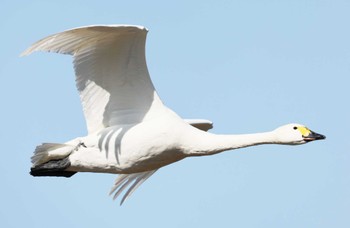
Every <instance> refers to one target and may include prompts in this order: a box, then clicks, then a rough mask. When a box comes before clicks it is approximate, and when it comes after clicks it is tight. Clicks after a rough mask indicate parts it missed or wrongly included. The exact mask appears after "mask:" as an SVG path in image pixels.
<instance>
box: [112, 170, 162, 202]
mask: <svg viewBox="0 0 350 228" xmlns="http://www.w3.org/2000/svg"><path fill="white" fill-rule="evenodd" d="M156 171H157V170H152V171H148V172H142V173H134V174H120V175H119V176H118V178H117V179H116V180H115V183H114V186H113V187H112V189H111V191H110V193H109V194H110V195H112V194H114V196H113V199H116V198H117V197H118V196H119V195H120V194H121V193H122V192H123V190H125V189H126V188H128V190H127V191H126V193H125V194H124V196H123V198H122V200H121V202H120V205H122V204H123V203H124V201H125V200H127V199H128V198H129V197H130V196H131V195H132V194H133V193H134V191H135V190H136V189H137V188H138V187H139V186H140V185H141V184H142V183H143V182H145V181H146V180H147V179H148V178H149V177H150V176H152V175H153V174H154V173H155V172H156ZM131 183H132V184H131ZM130 184H131V186H129V185H130Z"/></svg>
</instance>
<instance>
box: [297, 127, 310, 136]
mask: <svg viewBox="0 0 350 228" xmlns="http://www.w3.org/2000/svg"><path fill="white" fill-rule="evenodd" d="M298 130H299V131H300V133H301V135H302V136H304V137H307V136H308V135H310V134H311V131H310V129H308V128H307V127H298Z"/></svg>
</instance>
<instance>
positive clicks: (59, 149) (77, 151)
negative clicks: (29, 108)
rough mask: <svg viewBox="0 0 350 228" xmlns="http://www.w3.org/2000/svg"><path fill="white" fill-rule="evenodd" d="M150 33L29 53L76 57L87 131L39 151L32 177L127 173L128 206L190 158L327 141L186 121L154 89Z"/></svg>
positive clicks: (92, 32)
mask: <svg viewBox="0 0 350 228" xmlns="http://www.w3.org/2000/svg"><path fill="white" fill-rule="evenodd" d="M146 34H147V30H146V29H145V28H144V27H140V26H128V25H112V26H90V27H82V28H77V29H72V30H68V31H65V32H62V33H58V34H55V35H52V36H49V37H47V38H45V39H42V40H40V41H38V42H37V43H35V44H34V45H33V46H31V47H30V48H29V49H27V50H26V51H25V52H24V53H23V55H28V54H30V53H32V52H34V51H38V50H41V51H50V52H58V53H63V54H70V55H73V57H74V67H75V72H76V82H77V88H78V91H79V94H80V97H81V101H82V105H83V110H84V115H85V118H86V123H87V129H88V136H86V137H79V138H76V139H74V140H71V141H69V142H67V143H65V144H54V143H48V144H42V145H40V146H38V147H37V148H36V151H35V153H34V156H33V157H32V162H33V167H32V174H33V175H38V176H40V175H59V176H70V175H72V174H74V173H75V172H103V173H117V174H121V175H119V177H118V179H117V181H116V183H115V185H114V187H113V189H112V192H115V197H117V196H118V195H119V194H120V193H121V191H122V190H124V189H125V188H126V187H128V186H129V190H128V191H127V192H126V194H125V196H124V198H123V199H122V202H123V201H124V200H125V199H126V198H127V197H128V196H130V195H131V193H132V192H133V191H134V190H135V189H136V188H137V187H138V186H139V185H140V184H141V183H142V182H144V181H145V180H146V179H147V178H148V177H149V176H151V175H152V174H153V173H154V172H155V171H156V170H157V169H159V168H161V167H163V166H165V165H168V164H171V163H173V162H176V161H179V160H181V159H183V158H186V157H190V156H203V155H211V154H216V153H219V152H222V151H225V150H230V149H236V148H242V147H247V146H253V145H259V144H268V143H274V144H292V145H297V144H303V143H306V142H308V141H312V140H315V139H323V138H325V137H324V136H322V135H319V134H316V133H314V132H312V131H310V130H309V129H307V128H306V127H304V126H302V125H299V124H289V125H285V126H283V127H280V128H278V129H276V130H274V131H271V132H265V133H257V134H247V135H214V134H211V133H208V132H206V130H208V129H210V128H211V126H212V124H211V122H210V121H206V120H183V119H182V118H180V117H179V116H178V115H177V114H176V113H174V112H173V111H172V110H170V109H168V108H167V107H166V106H164V105H163V103H162V101H161V100H160V98H159V96H158V95H157V93H156V91H155V89H154V87H153V84H152V82H151V79H150V77H149V74H148V70H147V66H146V61H145V40H146ZM191 125H192V126H191Z"/></svg>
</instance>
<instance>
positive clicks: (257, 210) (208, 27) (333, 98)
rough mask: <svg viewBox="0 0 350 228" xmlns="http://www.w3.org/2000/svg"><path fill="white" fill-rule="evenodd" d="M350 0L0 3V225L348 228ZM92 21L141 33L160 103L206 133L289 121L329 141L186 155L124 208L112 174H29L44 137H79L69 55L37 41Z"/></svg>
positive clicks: (253, 128) (250, 129)
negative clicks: (32, 48) (39, 49)
mask: <svg viewBox="0 0 350 228" xmlns="http://www.w3.org/2000/svg"><path fill="white" fill-rule="evenodd" d="M349 12H350V1H348V0H344V1H340V0H329V1H326V0H300V1H297V0H295V1H283V0H282V1H273V0H267V1H258V0H256V1H253V0H248V1H243V0H242V1H229V0H226V1H203V0H201V1H187V0H183V1H172V2H166V1H131V0H124V1H117V0H116V1H103V0H99V1H86V0H77V1H63V0H62V1H44V0H42V1H38V0H33V1H18V0H3V1H2V2H1V14H0V29H1V41H2V45H1V54H0V58H1V59H0V60H1V62H2V64H1V67H0V77H1V90H0V103H1V106H2V109H1V112H0V113H1V114H0V115H1V128H2V129H1V131H0V134H1V142H2V149H1V151H0V153H1V165H0V177H1V188H0V191H1V194H0V202H1V207H0V227H44V226H49V227H52V228H56V227H57V228H58V227H59V228H62V227H105V228H107V227H154V228H155V227H168V228H171V227H201V228H205V227H240V228H250V227H268V228H280V227H307V228H310V227H317V228H320V227H321V228H322V227H324V228H326V227H327V228H328V227H337V228H343V227H344V228H345V227H350V177H349V174H350V166H349V164H350V154H349V152H350V151H349V147H350V140H349V134H350V133H349V129H350V121H349V117H350V108H349V97H350V89H349V85H350V79H349V75H350V29H349V23H350V13H349ZM91 24H137V25H144V26H146V27H147V28H148V29H149V33H148V39H147V62H148V67H149V71H150V74H151V76H152V79H153V82H154V84H155V86H156V88H157V91H158V93H159V94H160V96H161V98H162V100H163V101H164V103H165V104H166V105H167V106H169V107H170V108H172V109H173V110H174V111H176V112H177V113H178V114H179V115H181V116H182V117H184V118H206V119H210V120H212V121H213V122H214V129H212V130H211V131H212V132H214V133H225V134H226V133H235V134H238V133H253V132H260V131H268V130H272V129H274V128H276V127H278V126H280V125H283V124H286V123H293V122H298V123H302V124H305V125H306V126H308V127H309V128H311V129H312V130H314V131H316V132H319V133H322V134H325V135H326V136H327V139H326V140H324V141H318V142H314V143H310V144H307V145H303V146H276V145H264V146H258V147H251V148H246V149H241V150H236V151H228V152H225V153H222V154H219V155H215V156H209V157H201V158H190V159H185V160H183V161H181V162H178V163H175V164H172V165H170V166H167V167H164V168H162V169H161V170H159V171H158V172H157V173H156V174H155V175H154V176H152V177H151V178H150V179H149V180H148V181H146V182H145V183H144V184H143V185H142V186H141V187H140V188H139V189H138V190H137V191H136V192H135V193H134V195H133V196H132V197H131V198H130V199H129V200H128V201H127V202H126V203H125V204H124V205H123V206H122V207H120V206H119V201H113V200H112V199H111V197H109V196H108V192H109V190H110V188H111V186H112V184H113V182H114V179H115V178H116V175H110V174H89V173H85V174H84V173H83V174H77V175H75V176H73V177H72V178H69V179H66V178H46V177H43V178H34V177H32V176H30V175H29V173H28V172H29V169H30V165H31V164H30V156H31V155H32V153H33V150H34V148H35V146H36V145H38V144H40V143H42V142H58V143H60V142H65V141H68V140H70V139H72V138H75V137H78V136H84V135H85V134H86V127H85V122H84V119H83V113H82V110H81V105H80V101H79V97H78V93H77V92H76V89H75V85H74V72H73V68H72V64H71V61H72V59H71V57H70V56H63V55H57V54H47V53H36V54H33V55H31V56H29V57H25V58H20V57H19V54H20V53H21V52H22V51H23V50H25V49H26V48H27V47H28V46H29V45H31V44H32V43H33V42H35V41H37V40H38V39H41V38H43V37H45V36H47V35H50V34H52V33H56V32H60V31H63V30H66V29H70V28H74V27H78V26H84V25H91Z"/></svg>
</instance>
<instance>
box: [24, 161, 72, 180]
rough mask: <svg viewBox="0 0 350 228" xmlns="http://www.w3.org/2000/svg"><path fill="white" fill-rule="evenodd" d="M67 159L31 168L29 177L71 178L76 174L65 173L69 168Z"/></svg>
mask: <svg viewBox="0 0 350 228" xmlns="http://www.w3.org/2000/svg"><path fill="white" fill-rule="evenodd" d="M70 165H71V164H70V161H69V159H68V157H66V158H63V159H60V160H52V161H48V162H46V163H44V164H41V165H38V166H36V167H32V168H31V169H30V175H32V176H34V177H40V176H54V177H71V176H73V175H74V174H76V172H72V171H65V169H67V168H68V167H69V166H70Z"/></svg>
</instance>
